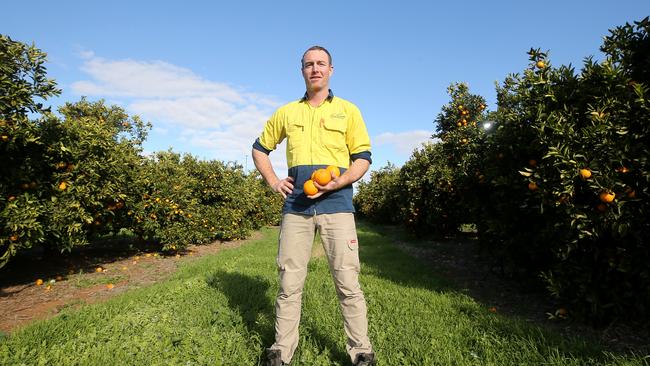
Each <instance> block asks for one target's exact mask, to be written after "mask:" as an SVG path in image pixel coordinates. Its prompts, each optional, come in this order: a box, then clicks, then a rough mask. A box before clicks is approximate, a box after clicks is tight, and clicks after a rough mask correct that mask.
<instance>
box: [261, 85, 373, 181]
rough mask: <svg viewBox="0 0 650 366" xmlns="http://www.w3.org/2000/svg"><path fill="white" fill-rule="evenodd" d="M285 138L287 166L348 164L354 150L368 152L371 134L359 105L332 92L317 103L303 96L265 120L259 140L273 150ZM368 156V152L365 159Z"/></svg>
mask: <svg viewBox="0 0 650 366" xmlns="http://www.w3.org/2000/svg"><path fill="white" fill-rule="evenodd" d="M285 138H286V139H287V165H288V166H289V168H291V167H294V166H299V165H336V166H338V167H342V168H348V167H349V166H350V159H351V158H352V159H354V158H355V157H356V156H355V155H356V154H361V153H364V152H370V138H369V137H368V131H367V130H366V125H365V123H364V122H363V118H362V117H361V112H359V108H357V106H355V105H354V104H352V103H350V102H348V101H347V100H345V99H341V98H338V97H334V96H331V97H328V98H327V99H326V100H325V101H324V102H323V103H322V104H321V105H319V106H318V107H313V106H311V105H310V104H309V102H308V101H307V100H306V99H305V98H303V99H300V100H297V101H294V102H291V103H289V104H286V105H284V106H282V107H280V108H279V109H278V110H277V111H276V112H275V113H274V114H273V115H272V116H271V118H270V119H269V120H268V122H267V123H266V125H265V127H264V132H262V135H261V136H260V138H259V143H260V144H261V145H262V147H264V148H265V149H266V150H268V151H272V150H275V148H276V146H277V145H278V144H279V143H280V142H282V141H283V140H284V139H285ZM359 157H361V156H359ZM364 157H365V156H364ZM369 157H370V156H369V154H368V157H367V158H368V160H369Z"/></svg>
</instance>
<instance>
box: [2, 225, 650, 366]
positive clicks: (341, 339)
mask: <svg viewBox="0 0 650 366" xmlns="http://www.w3.org/2000/svg"><path fill="white" fill-rule="evenodd" d="M263 234H264V235H263V238H262V239H261V240H259V241H256V242H254V243H251V244H248V245H245V246H242V247H241V248H237V249H232V250H225V251H222V252H219V253H217V254H215V255H212V256H209V257H204V258H201V259H199V260H197V261H195V262H192V263H188V264H186V265H184V266H182V267H181V268H180V269H179V271H178V272H177V273H175V274H174V276H172V277H171V278H169V279H168V280H165V281H163V282H160V283H158V284H156V285H153V286H150V287H146V288H140V289H134V290H132V291H128V292H126V293H124V294H122V295H120V296H117V297H115V298H113V299H111V300H109V301H107V302H105V303H102V304H94V305H87V306H83V307H81V308H80V309H76V310H75V309H66V310H64V311H63V312H62V313H61V314H59V315H58V316H57V317H55V318H53V319H50V320H46V321H39V322H35V323H33V324H31V325H29V326H27V327H25V328H22V329H21V330H19V331H17V332H15V333H14V334H12V335H10V336H4V337H0V364H2V365H102V366H106V365H257V364H258V363H259V359H260V356H261V354H262V351H263V349H264V347H267V346H268V345H270V344H271V343H272V342H273V332H274V331H273V321H274V298H275V294H276V292H277V289H278V285H277V273H276V267H275V255H276V252H277V230H275V229H264V230H263ZM394 235H397V234H395V233H390V232H383V231H382V229H381V228H378V227H372V226H369V225H366V224H363V223H362V224H360V225H359V242H360V246H361V253H360V255H361V261H362V273H361V282H362V287H363V289H364V292H365V294H366V300H367V302H368V311H369V314H368V317H369V322H370V338H371V341H372V342H373V345H374V347H375V350H376V354H377V357H378V359H379V362H378V365H418V366H420V365H499V366H500V365H647V364H648V359H647V358H643V357H641V356H635V355H616V354H612V353H608V352H604V351H603V350H602V349H600V348H599V347H598V346H597V345H596V344H594V343H593V342H592V343H590V342H587V341H585V340H580V339H567V338H563V337H561V336H559V335H557V334H554V333H552V332H550V331H547V330H544V329H542V328H539V327H536V326H533V325H530V324H527V323H525V322H523V321H521V320H518V319H513V318H508V317H506V316H503V315H500V314H492V313H490V312H488V311H487V309H486V307H485V306H484V305H481V304H479V303H477V302H475V301H474V300H473V299H471V298H470V297H468V296H466V295H463V294H462V293H460V291H457V290H456V289H454V288H453V287H451V286H450V285H449V283H448V282H446V281H444V279H442V278H441V277H439V276H436V275H435V274H434V273H432V271H431V269H430V268H427V266H426V265H425V264H423V263H421V262H419V261H418V260H417V259H414V258H412V257H410V256H408V255H407V254H404V253H403V252H401V251H400V250H399V249H397V248H396V247H395V246H393V245H392V244H391V243H390V242H391V240H396V239H397V238H396V237H394ZM309 269H310V271H309V276H308V279H307V283H306V285H305V292H304V298H303V319H302V323H301V339H300V345H299V347H298V350H297V352H296V354H295V356H294V361H293V362H292V365H310V366H311V365H327V366H330V365H349V364H350V362H349V360H348V358H347V354H346V353H345V351H344V349H345V334H344V332H343V325H342V318H341V314H340V310H339V307H338V301H337V298H336V295H335V292H334V287H333V284H332V280H331V276H330V274H329V270H328V266H327V261H326V260H325V258H314V259H312V261H311V262H310V266H309Z"/></svg>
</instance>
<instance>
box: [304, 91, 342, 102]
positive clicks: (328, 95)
mask: <svg viewBox="0 0 650 366" xmlns="http://www.w3.org/2000/svg"><path fill="white" fill-rule="evenodd" d="M328 90H329V91H328V93H327V98H325V100H327V101H328V102H331V101H332V98H334V93H332V89H328ZM307 97H308V95H307V92H305V95H303V96H302V98H300V101H301V102H304V101H306V100H307Z"/></svg>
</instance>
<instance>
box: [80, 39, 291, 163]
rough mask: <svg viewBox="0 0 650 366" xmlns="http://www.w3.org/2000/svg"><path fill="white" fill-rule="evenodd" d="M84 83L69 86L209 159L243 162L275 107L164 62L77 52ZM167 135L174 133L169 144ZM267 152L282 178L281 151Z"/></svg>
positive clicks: (274, 103) (269, 99)
mask: <svg viewBox="0 0 650 366" xmlns="http://www.w3.org/2000/svg"><path fill="white" fill-rule="evenodd" d="M79 55H80V57H81V58H82V59H83V60H84V64H83V66H82V70H83V71H84V72H85V73H86V74H87V75H88V80H80V81H77V82H75V83H73V84H72V90H73V91H74V92H75V93H76V94H79V95H86V96H91V97H99V98H104V99H107V98H110V99H112V100H116V101H118V103H116V104H120V105H123V106H124V107H125V108H126V109H127V110H128V111H129V113H133V114H138V115H140V116H141V117H142V118H143V119H144V120H147V121H151V122H152V123H153V124H154V126H155V129H154V132H156V133H157V134H159V135H166V140H167V142H169V143H171V144H172V146H173V148H174V150H175V151H178V152H188V153H192V152H193V150H196V149H202V150H203V151H209V152H210V155H212V157H213V158H215V159H218V160H223V161H238V162H240V163H243V162H244V161H245V160H246V159H248V161H249V163H250V164H247V165H248V166H249V168H251V167H253V164H252V162H251V161H250V151H251V145H252V143H253V141H254V140H255V138H256V137H257V136H258V134H259V133H260V132H261V131H262V129H263V126H264V123H265V121H266V120H267V119H268V117H269V116H270V115H271V114H272V113H273V110H274V109H275V108H277V107H278V106H279V104H280V103H278V102H277V101H276V100H275V99H274V98H273V97H271V96H267V95H259V94H256V93H252V92H249V91H244V90H239V89H238V88H236V87H233V86H231V85H229V84H227V83H223V82H217V81H212V80H207V79H205V78H203V77H201V76H199V75H197V74H195V73H194V72H193V71H191V70H189V69H187V68H183V67H179V66H176V65H173V64H170V63H167V62H164V61H141V60H132V59H125V60H108V59H104V58H101V57H97V56H96V55H95V54H94V53H93V52H92V51H81V52H79ZM168 131H180V132H179V133H177V135H175V136H174V137H173V138H174V139H175V141H176V143H174V142H173V141H169V138H170V135H171V134H167V132H168ZM279 150H281V151H275V152H274V153H272V154H271V161H272V163H273V166H274V167H275V168H276V171H277V173H278V175H281V174H286V161H285V157H284V147H282V148H280V149H279Z"/></svg>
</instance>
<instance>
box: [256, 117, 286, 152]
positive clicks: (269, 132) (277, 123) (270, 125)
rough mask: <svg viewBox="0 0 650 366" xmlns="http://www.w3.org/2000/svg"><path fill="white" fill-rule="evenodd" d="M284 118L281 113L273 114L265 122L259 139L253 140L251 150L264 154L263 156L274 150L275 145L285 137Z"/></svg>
mask: <svg viewBox="0 0 650 366" xmlns="http://www.w3.org/2000/svg"><path fill="white" fill-rule="evenodd" d="M284 126H285V123H284V117H283V113H281V111H279V110H278V111H276V112H275V113H273V115H272V116H271V118H269V120H268V121H266V124H265V125H264V130H263V131H262V134H261V135H260V137H258V138H257V140H255V143H254V144H253V148H255V149H257V150H260V151H262V152H264V153H265V154H268V153H270V152H271V151H273V150H275V148H276V147H277V145H278V144H279V143H281V142H282V141H283V140H284V139H285V137H286V130H285V128H284Z"/></svg>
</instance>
